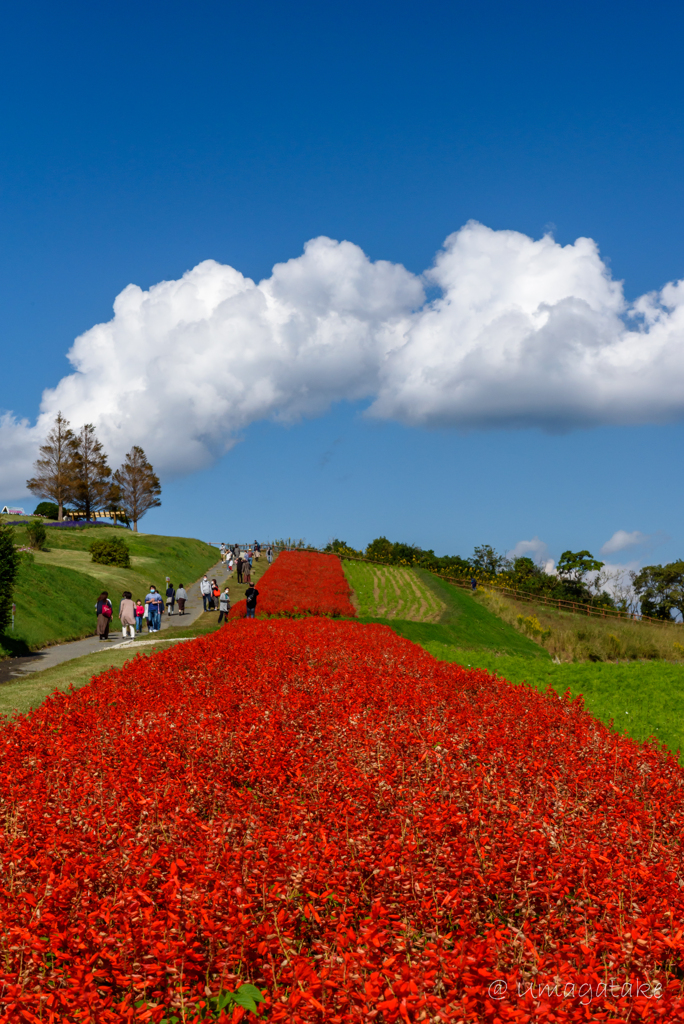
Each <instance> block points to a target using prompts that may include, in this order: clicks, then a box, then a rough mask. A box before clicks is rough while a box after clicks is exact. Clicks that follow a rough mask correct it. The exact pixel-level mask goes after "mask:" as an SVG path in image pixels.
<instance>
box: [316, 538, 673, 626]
mask: <svg viewBox="0 0 684 1024" xmlns="http://www.w3.org/2000/svg"><path fill="white" fill-rule="evenodd" d="M325 550H326V551H330V552H334V553H335V554H338V555H341V556H342V557H344V556H345V555H347V556H350V557H352V558H367V559H370V560H371V561H377V562H384V563H390V564H391V565H405V566H410V567H411V568H417V569H427V570H429V571H430V572H435V573H440V574H441V575H443V576H449V575H451V576H455V577H466V578H470V579H472V578H474V579H476V580H477V581H478V583H495V584H497V585H498V586H500V587H508V588H510V589H511V590H518V591H521V592H522V593H524V594H528V595H529V596H540V597H547V598H552V599H554V600H562V601H574V602H575V603H576V604H591V605H594V606H597V607H599V608H600V607H605V608H615V609H617V610H619V611H625V612H639V611H640V612H641V614H642V615H649V616H651V617H652V618H657V619H663V620H664V621H674V620H676V619H678V618H683V619H684V560H682V559H680V560H678V561H676V562H670V563H669V564H667V565H648V566H645V567H644V568H643V569H641V571H640V572H630V573H628V574H626V575H625V574H624V573H622V572H619V571H617V570H612V571H611V570H607V569H606V568H605V563H604V562H601V561H600V560H599V559H597V558H594V556H593V555H592V554H591V552H590V551H587V550H583V551H564V552H563V554H562V555H561V557H560V559H559V560H558V565H557V566H556V571H555V573H547V572H546V571H545V569H544V567H543V566H542V565H539V564H538V563H536V562H535V561H534V560H533V559H532V558H529V557H528V556H522V557H519V558H507V557H506V556H505V555H502V554H500V553H499V552H498V551H496V550H495V549H494V548H493V547H492V546H491V545H490V544H482V545H480V546H479V547H476V548H475V550H474V551H473V553H472V555H471V556H470V557H469V558H461V557H460V555H445V556H439V557H438V556H437V555H435V553H434V551H432V550H427V551H425V550H423V548H420V547H418V546H417V545H415V544H402V543H395V542H392V541H390V540H388V539H387V538H386V537H377V538H376V539H375V540H374V541H371V543H370V544H369V545H368V547H367V548H366V549H365V551H357V550H355V549H354V548H352V547H350V546H349V545H348V544H347V543H346V542H345V541H343V540H337V539H335V540H332V541H330V543H329V544H328V545H327V547H326V548H325ZM606 586H609V587H610V592H609V591H607V590H606V589H605V588H606Z"/></svg>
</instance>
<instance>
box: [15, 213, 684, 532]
mask: <svg viewBox="0 0 684 1024" xmlns="http://www.w3.org/2000/svg"><path fill="white" fill-rule="evenodd" d="M426 285H429V286H430V287H431V288H436V289H437V291H438V297H437V298H436V299H434V300H432V301H430V302H426V301H425V291H424V288H425V286H426ZM69 358H70V360H71V362H72V365H73V367H74V372H73V373H72V374H70V375H69V376H67V377H65V378H63V379H62V380H61V381H60V382H59V383H58V384H57V385H56V387H54V388H52V389H49V390H47V391H45V392H44V394H43V397H42V402H41V406H40V414H39V416H38V418H37V421H36V422H35V424H29V423H26V422H24V421H18V420H16V419H15V418H14V417H13V416H12V415H11V413H6V414H5V415H4V417H3V418H1V419H0V460H1V461H0V466H1V467H2V470H1V474H2V475H1V484H2V492H3V494H5V495H7V496H8V497H11V498H18V497H19V496H20V495H21V494H22V493H23V485H24V481H25V479H26V477H27V476H28V475H29V473H30V469H31V465H32V462H33V460H34V458H35V456H36V452H37V447H38V445H39V443H40V442H41V440H42V438H43V437H44V436H45V433H46V432H47V430H48V429H49V427H50V425H51V422H52V421H53V419H54V416H55V415H56V413H57V411H58V410H59V409H61V410H62V412H63V413H64V415H65V416H67V418H68V419H70V420H71V422H72V424H74V425H75V426H78V425H80V424H82V423H84V422H88V421H91V422H93V423H95V424H96V426H97V428H98V432H99V434H100V436H101V438H102V440H103V441H104V443H105V445H106V447H107V449H108V450H109V452H110V453H111V457H112V461H114V462H116V461H117V460H119V459H120V458H121V457H122V456H123V454H124V453H125V451H127V450H128V449H129V448H130V446H131V445H132V444H141V445H142V446H143V447H144V448H145V451H146V452H147V454H148V456H149V457H150V459H151V460H152V462H153V463H154V465H155V468H157V469H158V470H159V471H160V472H161V474H162V475H167V476H168V475H178V474H182V473H188V472H191V471H192V470H194V469H196V468H198V467H200V466H203V465H206V464H208V463H209V462H210V461H211V460H213V459H214V458H216V457H217V456H218V455H220V454H221V453H222V452H224V451H225V450H226V449H227V448H229V447H230V445H231V444H232V443H234V440H235V438H236V436H237V435H239V433H240V431H242V430H244V429H245V428H246V427H247V426H248V425H249V424H250V423H253V422H255V421H256V420H260V419H264V418H270V419H276V420H281V421H293V420H296V419H297V418H299V417H302V416H317V415H320V414H322V413H324V412H325V411H326V409H328V408H329V407H330V405H331V404H332V403H334V402H338V401H342V400H358V399H367V400H368V402H369V408H368V414H369V415H371V416H376V417H383V418H390V419H396V420H400V421H402V422H404V423H407V424H411V425H415V426H424V427H438V426H441V427H445V426H446V427H449V426H450V427H456V428H461V429H467V428H473V427H475V428H491V427H511V426H515V427H526V426H528V427H529V426H536V427H540V428H542V429H545V430H551V431H555V430H567V429H570V428H573V427H579V426H584V427H586V426H591V425H596V424H602V423H613V424H623V423H646V422H665V421H672V420H675V419H679V418H681V417H682V416H684V282H677V283H673V284H667V285H666V286H665V287H664V288H663V289H662V291H660V292H658V293H653V294H649V295H646V296H643V297H642V298H640V299H638V300H637V301H636V302H635V303H632V304H631V305H630V304H628V303H627V302H626V300H625V298H624V294H623V289H622V285H621V284H620V283H619V282H616V281H613V280H612V279H611V276H610V273H609V271H608V270H607V268H606V266H605V264H604V263H603V262H602V260H601V258H600V255H599V252H598V249H597V247H596V245H595V243H594V242H593V241H592V240H591V239H588V238H580V239H578V240H577V241H576V242H575V243H574V244H573V245H565V246H562V245H559V244H558V243H557V242H555V241H554V240H553V238H551V237H549V236H545V237H544V238H542V239H540V240H533V239H531V238H528V237H527V236H526V235H523V234H520V233H518V232H514V231H493V230H491V229H489V228H487V227H484V226H483V225H482V224H477V223H469V224H467V225H466V226H465V227H463V228H462V229H461V230H460V231H458V232H456V233H455V234H453V235H450V236H449V238H447V240H446V242H445V245H444V248H443V249H442V250H441V251H440V253H439V254H438V255H437V258H436V260H435V264H434V266H433V267H432V268H431V269H430V270H429V271H427V272H426V273H425V274H424V275H422V276H417V275H414V274H411V273H409V272H408V271H407V270H406V269H405V268H404V267H402V266H401V265H398V264H393V263H390V262H386V261H378V262H375V263H374V262H371V261H370V260H369V259H368V258H367V257H366V256H365V255H364V253H363V252H362V251H361V249H359V248H358V246H356V245H354V244H352V243H351V242H335V241H332V240H331V239H329V238H316V239H314V240H312V241H310V242H308V243H307V245H306V246H305V249H304V253H303V254H302V255H301V256H299V257H297V258H296V259H292V260H289V261H288V262H287V263H283V264H278V265H276V266H275V267H274V268H273V272H272V274H271V276H270V277H269V278H267V279H265V280H263V281H261V282H259V283H255V282H254V281H251V280H250V279H249V278H245V277H243V275H242V274H240V273H239V271H238V270H235V269H234V268H232V267H229V266H223V265H221V264H218V263H216V262H214V261H213V260H207V261H205V262H204V263H200V264H199V265H198V266H196V267H195V268H194V269H192V270H190V271H188V272H187V273H186V274H184V275H183V277H182V278H181V279H180V280H178V281H164V282H161V283H160V284H157V285H155V286H154V287H152V288H150V289H149V291H143V290H142V289H140V288H138V287H137V286H136V285H129V286H128V287H127V288H125V289H124V291H123V292H121V294H120V295H119V296H118V297H117V298H116V300H115V303H114V316H113V318H112V319H111V320H110V321H109V322H108V323H105V324H98V325H96V326H95V327H92V328H91V329H90V330H89V331H86V332H85V334H83V335H81V337H79V338H77V339H76V341H75V342H74V345H73V347H72V349H71V351H70V353H69ZM608 543H609V544H610V543H611V541H609V542H608ZM613 550H618V549H617V548H616V549H613Z"/></svg>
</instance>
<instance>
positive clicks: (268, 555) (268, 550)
mask: <svg viewBox="0 0 684 1024" xmlns="http://www.w3.org/2000/svg"><path fill="white" fill-rule="evenodd" d="M266 561H267V562H268V564H269V565H270V564H271V562H272V561H273V548H272V547H271V545H270V544H269V545H268V547H267V548H266Z"/></svg>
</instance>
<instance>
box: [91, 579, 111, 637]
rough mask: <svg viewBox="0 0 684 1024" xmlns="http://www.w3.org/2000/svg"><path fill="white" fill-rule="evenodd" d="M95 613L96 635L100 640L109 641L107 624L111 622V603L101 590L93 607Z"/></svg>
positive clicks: (104, 591) (105, 592) (105, 593)
mask: <svg viewBox="0 0 684 1024" xmlns="http://www.w3.org/2000/svg"><path fill="white" fill-rule="evenodd" d="M95 610H96V612H97V635H98V637H99V638H100V640H109V624H110V622H111V621H112V602H111V601H110V600H109V597H108V595H107V591H106V590H103V591H102V593H101V594H100V596H99V597H98V599H97V604H96V605H95Z"/></svg>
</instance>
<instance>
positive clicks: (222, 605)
mask: <svg viewBox="0 0 684 1024" xmlns="http://www.w3.org/2000/svg"><path fill="white" fill-rule="evenodd" d="M229 611H230V590H229V589H228V587H225V589H224V591H223V593H222V594H221V596H220V598H219V617H218V621H219V625H221V623H222V622H223V620H224V619H225V620H226V622H227V621H228V612H229Z"/></svg>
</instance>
